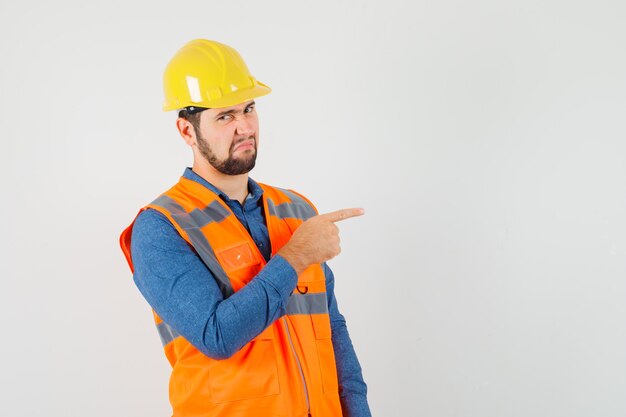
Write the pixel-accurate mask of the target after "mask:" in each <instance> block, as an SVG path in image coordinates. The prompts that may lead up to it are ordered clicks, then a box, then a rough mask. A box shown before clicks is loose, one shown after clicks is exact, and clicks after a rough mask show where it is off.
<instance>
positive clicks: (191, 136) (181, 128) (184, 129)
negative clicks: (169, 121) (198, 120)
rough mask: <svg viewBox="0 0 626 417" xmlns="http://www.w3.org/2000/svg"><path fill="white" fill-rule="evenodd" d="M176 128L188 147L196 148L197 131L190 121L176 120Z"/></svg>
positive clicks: (180, 118)
mask: <svg viewBox="0 0 626 417" xmlns="http://www.w3.org/2000/svg"><path fill="white" fill-rule="evenodd" d="M176 128H177V129H178V133H180V137H181V138H183V140H184V141H185V143H186V144H187V145H189V146H194V145H195V144H196V129H195V128H194V127H193V125H192V124H191V122H190V121H189V120H187V119H184V118H182V117H179V118H178V119H176Z"/></svg>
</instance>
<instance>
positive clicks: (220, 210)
mask: <svg viewBox="0 0 626 417" xmlns="http://www.w3.org/2000/svg"><path fill="white" fill-rule="evenodd" d="M152 205H154V206H159V207H163V208H164V209H165V210H167V211H168V212H169V213H170V214H171V215H172V217H173V218H174V220H175V221H176V223H178V225H179V226H180V227H182V228H183V230H184V231H185V232H186V233H187V236H189V240H191V244H192V246H193V247H194V249H195V250H196V252H198V255H199V256H200V258H202V260H203V261H204V263H205V264H206V266H207V267H208V268H209V270H210V271H211V273H213V276H215V280H216V281H217V285H218V286H219V288H220V290H221V291H222V294H223V295H224V298H228V297H230V296H231V295H233V294H234V292H235V291H234V290H233V287H232V286H231V284H230V280H229V279H228V275H226V272H225V271H224V268H222V266H221V265H220V264H219V262H218V261H217V258H216V257H215V252H213V249H212V248H211V245H209V242H207V240H206V237H204V235H203V234H202V232H201V231H200V228H201V227H204V226H206V225H207V224H209V223H212V222H217V223H219V222H221V221H223V220H224V219H226V217H228V216H229V215H230V213H229V212H228V210H226V209H225V208H224V206H222V205H221V204H220V203H219V202H218V201H217V200H216V201H213V202H212V203H211V204H209V205H208V206H207V207H205V208H204V209H202V210H199V209H194V210H192V211H191V212H189V213H187V212H186V211H185V209H183V208H182V207H181V206H180V205H179V204H178V203H177V202H175V201H174V200H173V199H171V198H170V197H168V196H166V195H161V196H160V197H159V198H157V199H156V200H154V201H153V202H152Z"/></svg>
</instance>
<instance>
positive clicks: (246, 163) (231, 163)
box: [196, 132, 257, 175]
mask: <svg viewBox="0 0 626 417" xmlns="http://www.w3.org/2000/svg"><path fill="white" fill-rule="evenodd" d="M196 137H197V139H198V149H199V150H200V153H201V154H202V156H204V158H205V159H206V160H207V161H208V162H209V164H211V166H212V167H213V168H215V169H216V170H218V171H219V172H221V173H222V174H225V175H241V174H247V173H248V172H250V171H251V170H252V168H254V164H255V163H256V155H257V146H256V138H255V137H254V136H250V137H247V138H243V139H240V140H238V141H236V142H233V143H232V145H230V149H229V150H228V158H226V159H225V160H222V161H220V160H219V159H217V156H216V155H215V153H213V150H212V149H211V147H210V146H209V143H208V142H207V141H206V140H205V139H204V138H203V137H202V135H200V134H199V132H198V133H197V135H196ZM248 139H252V140H254V152H253V153H252V155H246V156H244V157H242V158H240V159H235V158H233V151H234V149H235V146H237V145H239V144H240V143H241V142H243V141H244V140H248Z"/></svg>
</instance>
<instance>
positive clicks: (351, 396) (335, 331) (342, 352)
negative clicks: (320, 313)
mask: <svg viewBox="0 0 626 417" xmlns="http://www.w3.org/2000/svg"><path fill="white" fill-rule="evenodd" d="M324 273H325V275H326V294H327V297H328V311H329V315H330V325H331V328H332V341H333V349H334V351H335V362H336V363H337V376H338V379H339V397H340V399H341V408H342V411H343V414H344V416H346V417H371V415H372V414H371V412H370V408H369V405H368V403H367V385H366V384H365V382H364V381H363V373H362V371H361V365H360V364H359V360H358V358H357V356H356V353H355V351H354V347H353V346H352V341H351V340H350V335H349V334H348V328H347V326H346V320H345V318H344V317H343V315H342V314H341V313H340V312H339V307H338V306H337V299H336V298H335V276H334V275H333V272H332V271H331V270H330V268H329V267H328V265H326V263H324Z"/></svg>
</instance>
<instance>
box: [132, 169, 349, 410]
mask: <svg viewBox="0 0 626 417" xmlns="http://www.w3.org/2000/svg"><path fill="white" fill-rule="evenodd" d="M259 185H260V186H261V188H262V189H263V191H264V192H263V208H264V210H265V217H266V219H267V229H268V232H269V237H270V241H271V246H272V256H274V255H275V254H276V253H277V252H278V251H279V250H280V248H281V247H282V246H283V245H284V244H285V243H287V242H288V241H289V239H290V237H291V235H292V234H293V232H294V231H295V230H296V229H297V228H298V226H300V225H301V224H302V222H303V221H304V220H306V219H307V218H309V217H311V216H314V215H315V214H316V210H315V208H314V207H313V206H312V204H311V203H310V202H309V201H308V200H306V199H305V198H304V197H302V196H300V195H299V194H296V193H294V192H293V191H287V190H282V189H279V188H274V187H270V186H267V185H263V184H259ZM146 208H152V209H155V210H158V211H159V212H161V213H163V214H164V215H165V216H166V217H167V218H168V219H169V220H170V222H171V223H172V224H173V225H174V227H175V228H176V230H177V231H178V233H179V234H180V235H181V236H182V237H183V238H184V239H185V240H186V241H187V242H188V243H189V244H190V245H191V246H193V248H194V249H195V251H196V252H197V253H198V255H199V256H200V258H201V259H202V261H203V262H204V263H205V264H206V266H207V267H208V268H209V270H210V271H211V272H212V273H213V275H214V277H215V279H216V281H217V283H218V285H219V287H220V289H221V290H222V293H223V294H224V297H225V298H226V297H228V296H230V295H232V294H233V293H234V292H236V291H238V290H240V289H241V288H242V287H243V286H245V285H246V284H247V283H248V282H250V280H252V279H253V278H254V277H255V276H256V275H257V274H258V272H259V271H260V270H261V269H262V268H263V266H264V265H265V264H266V262H265V259H264V258H263V256H262V255H261V253H260V252H259V250H258V248H257V246H256V244H255V243H254V241H253V240H252V238H251V237H250V235H249V233H248V232H247V230H246V229H245V228H244V227H243V225H242V224H241V223H240V222H239V221H238V220H237V218H236V217H235V215H234V214H233V213H232V211H231V210H230V208H228V206H227V205H226V204H225V203H224V202H223V201H222V200H221V199H220V197H219V196H217V195H216V194H215V193H213V192H212V191H210V190H209V189H208V188H206V187H204V186H203V185H201V184H199V183H197V182H195V181H192V180H189V179H186V178H181V179H180V181H179V182H178V184H176V185H175V186H174V187H172V188H171V189H169V190H168V191H166V192H165V193H164V194H162V195H161V196H160V197H158V198H157V199H156V200H155V201H153V202H152V203H151V204H149V205H148V206H147V207H145V208H144V209H142V210H145V209H146ZM133 223H134V222H133ZM132 227H133V224H131V225H130V226H129V227H128V228H127V229H126V230H124V232H123V233H122V236H121V238H120V243H121V246H122V250H123V251H124V254H125V255H126V259H127V260H128V263H129V265H130V267H131V270H133V264H132V258H131V253H130V241H131V234H132ZM154 317H155V321H156V325H157V328H158V330H159V334H160V336H161V341H162V342H163V345H164V350H165V355H166V357H167V359H168V360H169V362H170V364H171V365H172V375H171V378H170V402H171V404H172V408H173V417H192V416H193V417H226V416H227V417H247V416H253V417H307V416H313V417H341V416H342V412H341V404H340V400H339V388H338V382H337V368H336V364H335V354H334V351H333V345H332V342H331V327H330V319H329V315H328V303H327V299H326V280H325V276H324V271H323V269H322V267H321V265H312V266H310V267H309V268H307V269H306V270H305V271H304V272H303V273H302V274H300V276H299V277H298V286H297V290H296V291H294V292H293V293H292V294H291V296H290V297H289V303H288V305H287V314H286V315H285V316H283V317H281V318H279V319H278V320H276V321H275V322H274V323H272V324H271V325H270V326H269V327H267V328H266V329H265V330H264V331H263V332H262V333H261V334H259V335H258V336H257V337H255V338H254V339H252V340H251V341H250V342H249V343H248V344H246V345H245V346H244V347H242V348H241V349H240V350H239V351H238V352H237V353H235V354H234V355H233V356H231V357H230V358H228V359H223V360H217V359H212V358H210V357H208V356H206V355H204V354H203V353H201V352H200V351H199V350H198V349H196V348H195V347H194V346H193V345H192V344H191V343H189V342H188V341H187V340H186V339H185V338H184V337H183V336H181V335H179V334H178V333H177V332H176V330H175V329H173V328H172V327H170V326H169V325H168V324H167V323H165V322H164V321H163V320H161V318H159V317H158V316H157V314H156V313H154Z"/></svg>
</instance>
